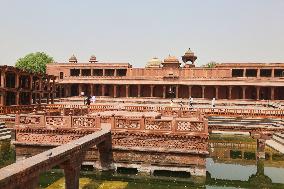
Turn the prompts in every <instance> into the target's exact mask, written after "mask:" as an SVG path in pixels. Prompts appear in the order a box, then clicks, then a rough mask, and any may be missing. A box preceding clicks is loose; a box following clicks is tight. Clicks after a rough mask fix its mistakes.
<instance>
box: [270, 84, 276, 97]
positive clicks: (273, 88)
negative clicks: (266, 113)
mask: <svg viewBox="0 0 284 189" xmlns="http://www.w3.org/2000/svg"><path fill="white" fill-rule="evenodd" d="M274 94H275V87H271V91H270V99H271V100H274Z"/></svg>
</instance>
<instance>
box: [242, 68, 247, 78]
mask: <svg viewBox="0 0 284 189" xmlns="http://www.w3.org/2000/svg"><path fill="white" fill-rule="evenodd" d="M246 73H247V69H244V72H243V77H246Z"/></svg>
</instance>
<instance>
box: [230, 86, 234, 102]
mask: <svg viewBox="0 0 284 189" xmlns="http://www.w3.org/2000/svg"><path fill="white" fill-rule="evenodd" d="M232 88H233V87H232V86H229V99H232Z"/></svg>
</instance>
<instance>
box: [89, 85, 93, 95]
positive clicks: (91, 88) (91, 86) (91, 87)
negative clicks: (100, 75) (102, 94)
mask: <svg viewBox="0 0 284 189" xmlns="http://www.w3.org/2000/svg"><path fill="white" fill-rule="evenodd" d="M90 90H91V93H90V95H91V96H94V85H93V84H90Z"/></svg>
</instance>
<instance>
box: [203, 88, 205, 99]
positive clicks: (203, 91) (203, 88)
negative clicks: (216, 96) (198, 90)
mask: <svg viewBox="0 0 284 189" xmlns="http://www.w3.org/2000/svg"><path fill="white" fill-rule="evenodd" d="M204 92H205V86H202V98H204V97H205V94H204Z"/></svg>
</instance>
